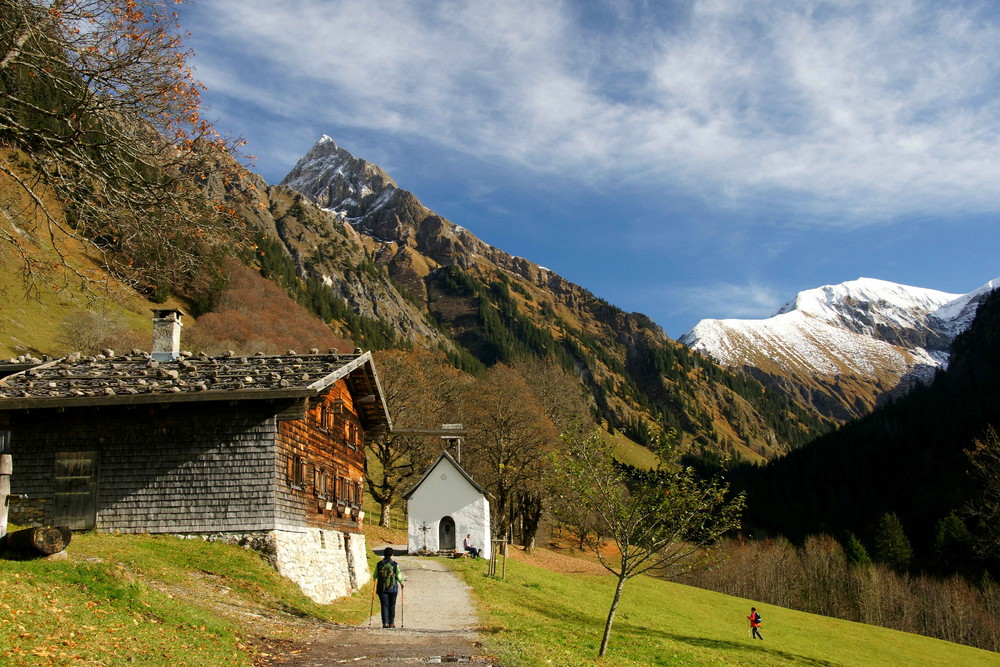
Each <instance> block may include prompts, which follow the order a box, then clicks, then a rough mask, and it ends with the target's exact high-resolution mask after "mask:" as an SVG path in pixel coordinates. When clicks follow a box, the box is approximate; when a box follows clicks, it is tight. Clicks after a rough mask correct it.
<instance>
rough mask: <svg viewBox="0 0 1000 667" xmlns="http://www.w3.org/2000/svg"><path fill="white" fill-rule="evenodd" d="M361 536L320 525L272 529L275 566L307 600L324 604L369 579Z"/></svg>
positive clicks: (363, 538) (363, 540)
mask: <svg viewBox="0 0 1000 667" xmlns="http://www.w3.org/2000/svg"><path fill="white" fill-rule="evenodd" d="M366 553H367V549H366V548H365V536H364V535H363V534H360V533H343V532H340V531H335V530H326V529H323V528H306V529H305V530H304V531H302V532H291V531H275V567H276V569H277V570H278V572H279V573H281V574H282V575H283V576H286V577H288V578H289V579H291V580H292V581H294V582H295V583H297V584H298V585H299V587H300V588H301V589H302V592H303V593H305V594H306V596H308V597H309V598H310V599H311V600H313V601H315V602H318V603H320V604H328V603H330V602H333V601H334V600H336V599H337V598H340V597H343V596H345V595H350V594H351V593H353V592H354V591H356V590H357V589H359V588H361V587H362V586H364V585H365V584H366V583H368V582H369V581H371V573H370V572H368V561H367V557H366Z"/></svg>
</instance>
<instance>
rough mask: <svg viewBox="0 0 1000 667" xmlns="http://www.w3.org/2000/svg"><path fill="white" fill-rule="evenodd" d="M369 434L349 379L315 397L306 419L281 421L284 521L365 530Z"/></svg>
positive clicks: (287, 525)
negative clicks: (363, 509) (363, 426)
mask: <svg viewBox="0 0 1000 667" xmlns="http://www.w3.org/2000/svg"><path fill="white" fill-rule="evenodd" d="M363 439H364V434H363V432H362V430H361V423H360V421H359V419H358V413H357V410H356V409H355V405H354V402H353V400H352V398H351V394H350V391H349V390H348V386H347V383H346V382H345V381H344V380H338V381H337V382H336V383H335V384H334V385H332V386H331V387H330V389H329V391H327V392H326V393H325V394H324V395H322V396H320V397H318V398H316V399H314V400H313V401H311V402H310V405H309V408H308V410H307V411H306V416H305V419H300V420H295V421H283V422H279V424H278V437H277V456H276V458H275V474H276V477H277V480H278V483H277V494H276V495H277V513H278V518H279V522H283V525H282V527H285V528H290V527H295V526H311V527H318V528H331V529H337V530H342V531H345V532H361V520H360V519H358V512H359V511H360V510H361V501H362V498H363V493H364V482H363V480H364V462H365V455H364V445H363Z"/></svg>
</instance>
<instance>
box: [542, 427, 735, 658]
mask: <svg viewBox="0 0 1000 667" xmlns="http://www.w3.org/2000/svg"><path fill="white" fill-rule="evenodd" d="M654 447H655V449H656V452H657V454H659V455H660V458H661V463H660V465H659V466H658V467H656V468H654V469H652V470H636V469H634V468H629V467H626V466H622V465H620V464H618V463H617V462H616V461H615V460H614V458H613V457H612V455H611V453H610V451H609V450H608V449H607V447H606V446H605V445H604V443H603V442H602V441H601V439H600V438H599V437H598V436H597V435H592V436H590V437H587V438H580V439H577V441H575V442H571V443H569V444H568V447H567V451H566V453H565V454H564V455H562V457H561V459H560V461H559V462H558V466H557V467H558V469H559V473H558V474H557V477H556V482H557V484H558V487H559V489H560V493H559V495H560V500H561V507H560V514H561V515H562V517H563V518H564V519H565V520H566V521H567V522H569V523H573V524H574V525H576V526H578V527H580V528H581V529H582V531H581V532H583V533H584V534H585V535H586V537H585V538H584V540H585V542H586V545H587V546H588V547H589V548H590V549H591V550H593V551H594V553H595V554H597V557H598V559H599V560H600V562H601V565H603V566H604V568H605V569H607V570H608V571H609V572H610V573H611V574H613V575H615V577H616V578H617V585H616V586H615V593H614V598H613V599H612V601H611V609H610V610H609V611H608V617H607V621H606V623H605V625H604V635H603V637H602V639H601V648H600V651H599V653H598V655H599V656H604V654H605V652H606V651H607V647H608V639H609V638H610V636H611V627H612V624H613V623H614V619H615V612H616V610H617V609H618V603H619V602H620V601H621V596H622V590H623V589H624V587H625V582H627V581H628V580H629V579H632V578H633V577H636V576H638V575H640V574H645V573H655V572H663V571H665V570H667V569H671V568H676V567H686V566H690V565H692V564H693V563H695V562H697V560H698V556H699V555H700V554H702V553H703V552H704V548H705V547H707V546H709V545H711V544H712V543H714V542H715V541H716V540H717V539H718V538H719V537H721V536H722V535H723V534H724V533H726V532H727V531H729V530H732V529H735V528H739V525H740V514H741V512H742V510H743V504H744V499H743V496H742V494H741V495H739V496H737V497H735V498H733V499H727V498H726V493H727V491H728V485H727V484H725V483H724V482H723V481H722V480H721V479H714V480H708V481H705V480H699V479H697V478H696V476H695V473H694V470H693V469H692V468H688V467H680V466H678V465H676V456H675V455H674V454H673V452H672V449H671V448H670V447H669V446H668V445H667V444H666V439H665V438H660V439H659V440H658V441H657V442H656V443H655V444H654ZM601 536H604V537H607V538H611V539H613V540H614V541H615V543H616V545H615V546H617V549H607V550H605V549H603V548H602V546H601Z"/></svg>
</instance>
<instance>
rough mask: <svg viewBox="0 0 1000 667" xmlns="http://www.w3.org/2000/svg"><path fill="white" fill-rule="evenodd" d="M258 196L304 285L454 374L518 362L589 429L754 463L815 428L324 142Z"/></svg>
mask: <svg viewBox="0 0 1000 667" xmlns="http://www.w3.org/2000/svg"><path fill="white" fill-rule="evenodd" d="M268 196H269V202H268V208H269V211H270V212H271V214H272V217H273V219H274V222H273V225H272V229H273V230H274V234H275V235H276V236H277V237H279V238H280V239H281V240H282V242H283V243H284V245H285V247H286V248H287V249H288V251H289V253H290V254H291V255H292V257H294V258H295V262H296V264H297V265H298V267H299V271H300V273H301V274H302V275H303V276H304V277H307V278H310V277H321V278H322V280H323V282H324V283H326V284H327V285H329V287H330V289H331V290H334V291H335V292H336V293H337V294H338V295H341V296H342V298H344V300H345V301H347V302H348V303H349V304H350V305H351V307H352V308H356V309H358V311H359V312H362V313H364V314H365V315H366V316H371V317H375V318H377V319H379V320H381V321H384V322H390V323H391V326H392V327H393V329H394V330H396V331H398V332H399V333H400V334H401V335H402V336H403V337H404V338H405V339H406V340H408V341H410V342H411V343H413V344H416V345H421V346H426V347H436V348H438V349H442V350H445V351H446V352H448V354H449V355H451V356H452V358H453V360H457V361H458V362H460V363H461V364H462V365H464V366H465V367H468V368H472V367H474V365H475V364H480V365H481V364H485V365H490V364H493V363H496V362H507V363H510V362H512V361H514V360H516V359H518V358H521V357H524V356H534V357H541V358H544V359H548V360H549V361H550V362H551V363H553V364H558V365H561V366H562V367H563V368H564V369H567V370H570V371H571V372H572V373H575V374H576V375H577V376H578V377H579V379H580V382H581V384H582V386H583V388H584V389H585V391H586V393H587V394H589V395H590V397H591V399H592V407H593V411H594V413H595V415H597V416H598V417H599V418H600V419H601V420H603V421H604V422H605V423H606V425H607V426H609V427H610V428H612V429H621V430H623V431H625V432H626V433H627V434H628V435H630V436H631V437H633V438H635V439H637V440H639V441H643V439H644V438H647V437H649V434H650V432H651V431H650V429H649V426H650V425H655V424H659V425H668V426H672V427H675V428H677V429H678V430H679V431H680V432H682V433H683V438H684V440H685V442H686V443H688V444H689V445H692V446H698V447H700V448H701V449H705V450H713V451H723V452H725V453H728V454H735V455H741V456H745V457H748V458H753V459H759V458H761V457H764V458H767V457H771V456H774V455H777V454H779V453H781V452H783V451H787V450H788V449H789V448H791V447H792V446H794V445H796V444H799V443H801V442H804V441H805V440H807V439H808V437H809V435H810V434H811V433H812V432H813V430H814V429H815V428H817V427H818V426H819V421H818V420H816V419H815V418H814V417H812V416H811V415H807V414H806V413H805V412H804V411H802V410H801V409H800V408H799V407H798V406H794V405H791V404H788V403H785V404H782V403H781V402H780V401H778V402H774V401H773V400H771V398H770V397H766V396H765V394H766V392H764V391H763V388H762V387H761V386H760V385H759V384H758V383H756V382H755V381H753V380H748V379H747V378H745V377H742V376H741V377H739V378H737V377H735V376H730V375H728V374H727V373H726V372H725V371H723V370H721V369H720V368H718V367H717V366H715V365H714V364H713V363H711V362H710V361H709V360H707V359H703V358H700V355H692V354H691V353H690V352H689V351H688V350H687V349H686V348H684V347H683V346H682V345H680V344H678V343H677V342H676V341H673V340H671V339H670V338H668V337H667V336H666V335H665V334H664V332H663V331H662V329H661V328H660V327H659V326H657V325H656V324H655V323H654V322H653V321H652V320H650V319H649V318H648V317H646V316H645V315H642V314H639V313H625V312H623V311H621V310H620V309H618V308H615V307H614V306H612V305H610V304H608V303H607V302H606V301H604V300H602V299H599V298H597V297H595V296H594V295H593V294H591V293H590V292H589V291H587V290H586V289H584V288H583V287H580V286H579V285H576V284H573V283H571V282H569V281H568V280H565V279H564V278H562V277H561V276H559V275H557V274H555V273H553V272H552V271H549V270H548V269H545V268H544V267H541V266H538V265H537V264H535V263H533V262H531V261H529V260H527V259H524V258H521V257H516V256H513V255H510V254H508V253H506V252H504V251H502V250H500V249H498V248H495V247H493V246H491V245H489V244H487V243H484V242H483V241H481V240H480V239H478V238H477V237H476V236H475V235H473V234H472V233H471V232H470V231H469V230H467V229H465V228H464V227H461V226H459V225H456V224H454V223H452V222H450V221H449V220H446V219H444V218H442V217H441V216H439V215H437V214H435V213H434V212H433V211H431V210H429V209H428V208H427V207H425V206H424V205H423V204H421V202H420V201H419V200H418V199H417V197H416V196H415V195H414V194H412V193H410V192H407V191H405V190H401V189H400V188H398V187H397V186H396V184H395V183H394V182H393V180H392V179H391V178H390V177H389V176H388V175H387V174H386V173H385V172H384V171H383V170H382V169H380V168H378V167H377V166H375V165H372V164H371V163H368V162H366V161H364V160H361V159H358V158H356V157H354V156H353V155H351V154H350V153H349V152H347V151H345V150H344V149H343V148H341V147H339V146H337V144H336V143H335V142H334V141H333V140H332V139H330V138H329V137H323V138H322V139H320V140H319V142H317V143H316V145H315V146H313V148H312V149H311V150H310V151H309V152H308V153H307V154H306V155H305V156H304V157H302V159H301V160H299V162H298V163H297V164H296V165H295V167H294V168H293V169H292V171H291V172H290V173H289V174H288V176H287V177H286V178H285V179H284V180H283V181H282V184H281V185H280V186H276V187H274V188H271V189H269V190H268ZM390 288H392V289H390ZM393 291H395V294H393V293H392V292H393ZM653 430H655V427H654V429H653Z"/></svg>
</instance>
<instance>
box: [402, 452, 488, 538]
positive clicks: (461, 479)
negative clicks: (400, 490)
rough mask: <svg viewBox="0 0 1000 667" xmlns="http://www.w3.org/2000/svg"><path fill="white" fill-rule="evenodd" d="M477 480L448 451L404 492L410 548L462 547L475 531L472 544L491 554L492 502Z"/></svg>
mask: <svg viewBox="0 0 1000 667" xmlns="http://www.w3.org/2000/svg"><path fill="white" fill-rule="evenodd" d="M486 495H487V491H486V489H484V488H483V487H481V486H480V485H479V484H477V483H476V481H475V480H474V479H472V477H470V476H469V474H468V473H467V472H465V471H464V470H462V466H460V465H459V464H458V462H457V461H455V459H454V458H452V456H451V454H449V453H448V452H442V453H441V456H439V457H438V458H437V461H435V462H434V464H433V465H431V467H430V468H429V469H428V470H427V472H426V473H424V476H423V477H421V478H420V481H419V482H417V483H416V485H415V486H414V487H413V488H412V489H410V490H409V491H407V492H406V493H405V494H403V498H405V499H406V500H407V518H408V524H409V538H408V541H409V544H408V551H409V553H411V554H416V553H420V552H428V551H429V552H434V553H436V552H439V551H449V550H452V549H454V550H457V551H459V552H460V551H462V540H463V539H464V538H465V536H466V535H469V534H471V535H472V538H471V539H472V545H473V546H475V547H477V548H479V549H480V555H481V556H482V557H483V558H489V557H490V502H489V500H487V499H486Z"/></svg>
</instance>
